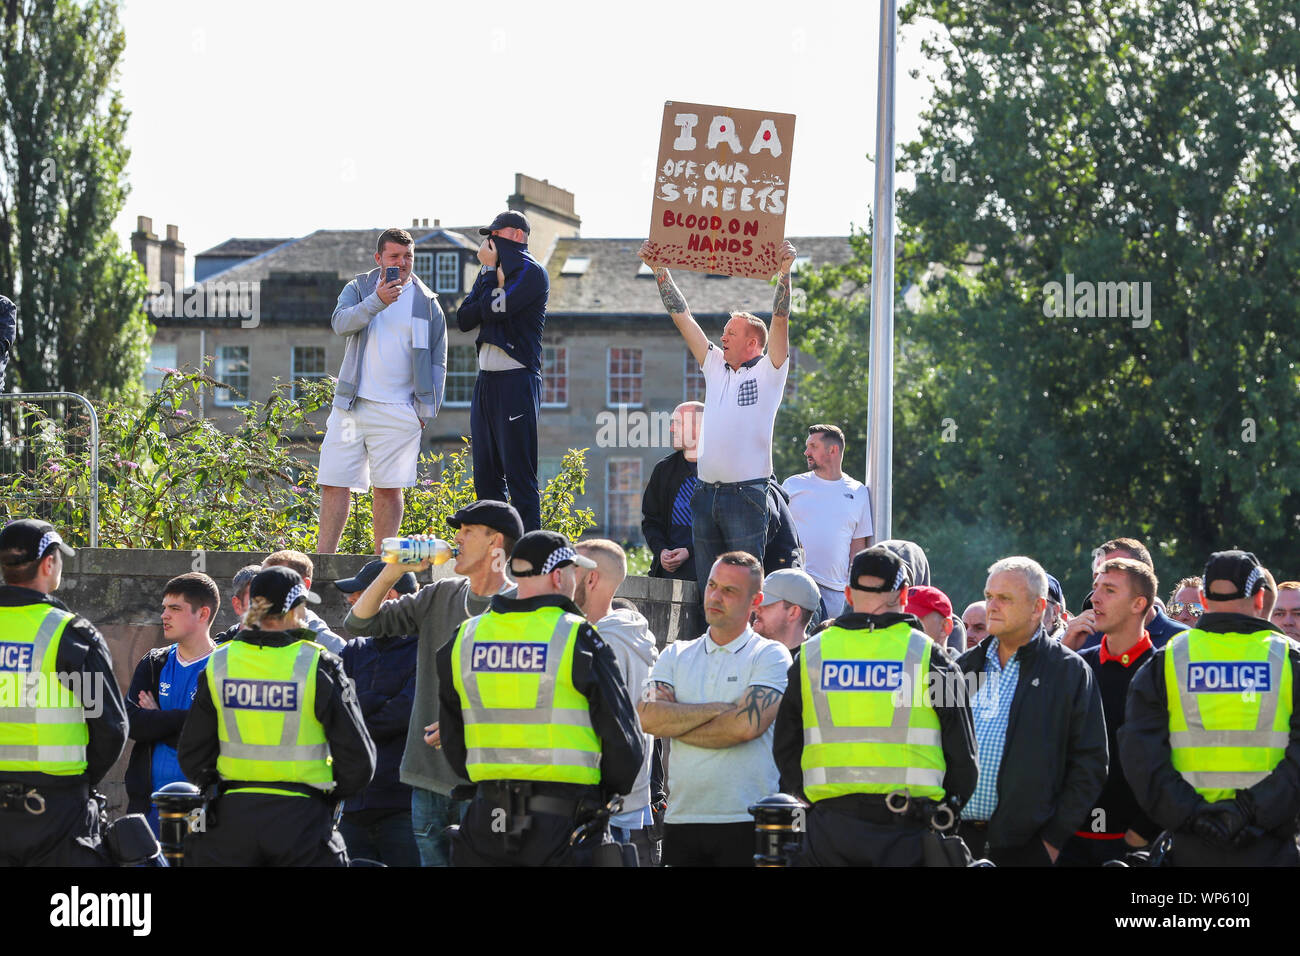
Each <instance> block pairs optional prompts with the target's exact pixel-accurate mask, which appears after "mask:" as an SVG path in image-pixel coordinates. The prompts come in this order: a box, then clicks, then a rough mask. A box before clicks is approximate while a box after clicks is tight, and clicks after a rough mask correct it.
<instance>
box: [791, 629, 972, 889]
mask: <svg viewBox="0 0 1300 956" xmlns="http://www.w3.org/2000/svg"><path fill="white" fill-rule="evenodd" d="M903 621H905V622H907V623H908V624H910V625H911V627H912V628H913V629H914V630H917V631H921V630H922V627H921V622H920V621H919V620H918V619H917V618H916V617H914V616H913V615H911V614H898V613H892V612H891V613H887V614H862V613H858V612H850V613H848V614H841V615H840V616H839V617H838V618H836V619H835V624H834V626H835V627H841V628H844V629H845V630H850V631H857V630H872V629H875V630H883V629H884V628H887V627H891V626H893V625H895V624H898V623H899V622H903ZM798 655H799V651H797V650H796V651H795V657H794V663H793V664H792V665H791V667H790V670H789V671H788V672H787V680H786V690H785V696H784V697H782V698H781V704H780V707H779V708H778V709H777V712H776V721H775V724H774V726H773V733H772V755H773V756H774V757H775V758H776V766H777V770H778V771H779V772H780V775H781V777H780V781H781V792H782V793H789V794H793V795H794V796H797V797H799V798H800V799H806V798H805V797H804V793H803V766H802V760H803V745H804V731H803V681H802V677H801V675H800V671H799V656H798ZM928 675H934V676H933V677H929V676H928ZM925 686H926V687H934V688H935V689H936V697H935V699H934V701H933V706H934V711H935V714H936V715H937V716H938V718H939V733H940V741H941V743H942V745H943V757H944V764H945V769H944V777H943V789H944V793H945V797H944V802H945V803H947V804H949V806H950V808H951V809H952V810H953V811H954V813H955V812H956V811H959V810H960V809H961V807H962V806H963V805H964V804H965V803H966V801H967V800H969V799H970V795H971V794H972V793H974V792H975V779H976V777H977V776H978V774H979V765H978V764H977V763H976V760H975V725H974V721H973V720H972V718H971V712H970V702H969V701H968V700H967V698H966V685H965V682H964V681H963V680H962V675H961V672H960V671H959V670H958V669H957V665H956V664H954V663H953V662H952V661H950V660H949V659H948V658H947V657H946V656H945V655H944V654H942V653H940V652H939V650H938V647H937V646H936V647H935V648H932V649H931V652H930V668H929V671H928V672H927V678H926V685H925ZM948 689H951V691H952V694H953V697H952V699H949V697H948V695H947V694H946V693H944V692H943V691H946V690H948ZM919 806H920V804H919V803H918V804H917V806H914V807H909V809H908V812H906V813H902V814H899V813H895V812H894V811H893V810H890V809H889V808H888V807H887V806H886V805H885V797H884V796H883V795H879V794H870V793H853V794H846V795H845V796H842V797H832V798H830V799H827V800H818V801H817V802H816V803H814V804H813V805H812V808H811V809H810V810H809V811H808V821H807V831H806V833H805V836H804V841H803V848H802V852H801V853H800V854H799V855H798V856H797V857H796V858H795V859H794V860H793V861H792V862H793V864H794V865H796V866H921V865H922V864H923V862H924V860H923V852H924V849H923V844H922V837H923V836H924V834H925V831H926V829H927V826H928V825H927V824H926V823H925V822H924V821H923V820H922V819H920V818H919V816H918V815H917V812H916V811H917V809H918V807H919ZM954 832H955V831H954Z"/></svg>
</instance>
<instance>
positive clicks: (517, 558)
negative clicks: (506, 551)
mask: <svg viewBox="0 0 1300 956" xmlns="http://www.w3.org/2000/svg"><path fill="white" fill-rule="evenodd" d="M566 564H576V565H577V566H578V567H580V568H587V569H588V570H590V569H591V568H594V567H595V566H596V562H595V561H593V560H591V558H587V557H583V556H582V555H581V554H579V553H578V552H577V551H574V550H573V545H571V544H569V539H568V538H566V537H565V536H564V535H562V534H560V533H558V532H556V531H530V532H528V533H527V534H526V535H524V536H523V537H522V538H520V539H519V540H518V541H517V542H515V549H514V550H513V551H512V552H510V576H511V577H515V578H531V577H535V576H537V575H539V574H550V573H551V572H552V571H554V570H555V569H556V568H562V567H564V566H565V565H566ZM520 566H522V570H521V569H520Z"/></svg>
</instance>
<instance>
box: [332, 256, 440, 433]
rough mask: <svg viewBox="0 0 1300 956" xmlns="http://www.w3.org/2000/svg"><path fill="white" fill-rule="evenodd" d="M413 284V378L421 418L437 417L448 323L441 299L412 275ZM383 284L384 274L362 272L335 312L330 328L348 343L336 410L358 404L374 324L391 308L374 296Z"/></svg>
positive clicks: (375, 270) (347, 287)
mask: <svg viewBox="0 0 1300 956" xmlns="http://www.w3.org/2000/svg"><path fill="white" fill-rule="evenodd" d="M411 281H412V282H413V283H415V293H416V294H415V295H414V296H413V297H412V300H411V301H412V306H411V308H412V312H413V315H412V319H413V321H412V323H411V327H412V342H411V344H412V353H411V365H412V368H411V379H412V382H413V383H414V385H413V388H412V391H414V392H415V411H416V414H418V415H420V416H421V417H422V418H432V417H433V416H435V415H437V414H438V409H440V408H441V407H442V396H443V391H444V389H445V388H446V384H447V320H446V318H444V317H443V314H442V307H441V306H439V305H438V296H437V294H436V293H434V292H432V291H430V290H429V287H428V286H427V285H425V284H424V283H423V282H421V281H420V279H419V277H418V276H415V275H412V276H411ZM378 285H379V269H377V268H376V269H372V270H370V271H369V272H366V273H362V274H360V275H358V276H356V277H355V278H354V279H353V280H352V281H351V282H349V283H348V284H347V285H345V286H344V287H343V291H342V292H341V293H339V302H338V305H336V306H335V307H334V316H333V318H331V320H330V325H331V326H332V327H333V328H334V334H335V335H342V336H346V337H347V340H348V343H347V346H346V348H345V349H344V352H343V365H342V366H341V367H340V368H339V383H338V386H337V387H336V388H335V390H334V407H335V408H342V409H351V408H352V403H353V402H355V401H356V398H357V386H358V385H359V384H361V358H362V356H363V355H364V354H365V351H366V337H367V336H368V335H369V334H370V320H371V319H373V318H374V317H375V316H376V315H378V314H379V313H380V312H382V311H383V310H384V309H385V308H387V306H385V305H384V303H383V302H381V301H380V299H379V296H378V294H376V292H375V289H376V287H377V286H378Z"/></svg>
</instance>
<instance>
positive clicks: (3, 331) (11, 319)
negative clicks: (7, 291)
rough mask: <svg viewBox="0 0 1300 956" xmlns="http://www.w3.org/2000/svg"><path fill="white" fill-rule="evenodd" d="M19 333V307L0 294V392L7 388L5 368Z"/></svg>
mask: <svg viewBox="0 0 1300 956" xmlns="http://www.w3.org/2000/svg"><path fill="white" fill-rule="evenodd" d="M17 334H18V307H17V306H16V305H14V304H13V303H12V302H11V301H9V300H8V299H6V298H5V297H4V296H2V295H0V392H3V391H4V390H5V369H7V368H8V367H9V353H10V352H11V351H12V350H13V347H14V336H16V335H17Z"/></svg>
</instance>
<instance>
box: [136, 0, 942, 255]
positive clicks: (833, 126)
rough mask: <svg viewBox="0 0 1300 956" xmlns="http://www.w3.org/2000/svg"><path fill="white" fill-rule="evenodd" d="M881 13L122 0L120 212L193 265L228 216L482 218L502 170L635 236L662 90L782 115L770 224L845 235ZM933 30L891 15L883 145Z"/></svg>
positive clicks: (865, 189)
mask: <svg viewBox="0 0 1300 956" xmlns="http://www.w3.org/2000/svg"><path fill="white" fill-rule="evenodd" d="M879 16H880V12H879V5H878V4H876V3H870V2H839V3H835V2H818V0H802V2H799V3H783V4H778V3H770V2H754V3H749V4H712V5H709V4H704V5H699V4H684V3H654V4H644V5H641V4H630V3H623V2H621V0H620V2H606V3H587V2H569V3H565V4H554V5H549V6H547V5H543V4H540V3H523V2H514V0H506V2H494V3H491V4H479V3H476V2H466V3H447V2H439V3H436V4H430V3H427V2H425V3H402V2H388V3H384V4H358V3H355V2H349V3H342V2H334V0H316V2H313V3H311V4H305V3H288V2H285V0H262V2H251V0H223V2H221V3H215V2H210V0H185V2H175V0H173V2H163V0H126V2H125V3H124V4H123V9H122V13H121V17H122V24H123V27H124V28H125V30H126V40H127V46H126V53H125V56H124V59H123V63H122V70H121V80H120V88H121V90H122V95H123V100H124V102H125V105H126V107H127V109H128V110H130V112H131V118H130V122H129V125H128V128H127V142H128V145H129V146H130V149H131V159H130V162H129V164H128V166H127V177H128V182H129V185H130V187H131V193H130V196H129V198H128V200H127V204H126V207H125V209H124V210H123V212H122V214H121V216H120V217H119V218H118V220H117V227H118V231H119V233H120V234H121V235H122V237H123V240H124V242H125V241H126V240H127V237H129V235H130V233H131V232H132V231H133V230H134V229H135V224H136V216H139V215H144V216H149V217H151V218H152V219H153V228H154V232H155V233H157V234H159V235H163V234H164V228H165V225H166V224H167V223H176V224H177V225H178V226H179V227H180V238H181V241H182V242H184V243H185V245H186V252H187V267H188V274H189V277H190V278H192V276H193V257H194V255H195V254H196V253H199V252H202V251H203V250H205V249H208V248H210V247H212V246H214V245H216V244H217V243H219V242H222V241H223V240H225V239H227V238H230V237H232V236H240V237H264V236H285V237H288V236H301V235H305V234H307V233H309V232H311V231H313V230H315V229H347V228H372V227H373V228H382V227H384V226H388V225H398V226H408V225H409V224H410V222H411V220H412V219H413V218H415V217H420V218H428V219H429V221H430V222H431V223H432V221H433V220H434V219H435V218H438V219H441V220H442V223H443V225H462V226H463V225H469V224H474V223H483V224H486V223H487V222H488V221H489V220H490V219H491V218H492V216H493V215H495V213H497V212H499V211H500V210H501V209H503V208H505V199H506V197H507V196H508V195H509V194H510V193H511V192H512V191H513V188H514V174H515V173H516V172H522V173H526V174H528V175H530V176H533V177H535V178H537V179H546V180H549V181H550V182H551V183H552V184H554V185H556V186H560V187H562V188H564V189H567V190H569V191H570V192H572V193H574V194H575V196H576V201H575V206H576V211H577V213H578V215H579V216H580V217H581V218H582V227H581V231H582V234H583V235H584V236H592V237H596V236H620V237H639V236H644V235H646V234H647V232H648V230H649V224H650V205H651V195H652V183H653V179H652V176H653V170H654V166H655V157H656V152H657V148H658V137H659V126H660V121H661V118H662V115H663V104H664V102H665V101H667V100H673V101H678V102H693V103H704V104H710V105H722V106H732V107H738V108H746V109H760V110H771V111H777V112H787V113H794V114H795V115H796V117H797V119H796V125H795V138H794V145H793V147H792V164H791V172H790V189H789V197H788V212H787V217H786V234H787V235H791V236H798V235H844V234H847V233H848V231H849V229H850V226H851V224H856V225H857V226H859V227H865V225H866V223H867V221H868V219H867V217H868V214H869V210H870V205H871V198H872V192H873V176H874V169H873V166H872V164H871V163H869V162H868V161H867V158H866V157H867V154H868V153H869V152H872V151H874V143H875V135H876V94H877V91H876V75H877V60H878V43H879ZM933 32H934V26H933V25H932V24H930V25H926V26H915V27H910V28H908V29H907V30H904V31H901V32H900V35H899V44H898V72H897V77H898V78H897V101H896V108H895V112H896V137H897V141H898V143H903V142H905V141H907V140H910V139H914V138H915V137H916V135H917V131H918V126H919V114H920V112H921V110H922V109H923V108H924V105H925V103H926V100H927V97H928V95H929V91H930V89H931V86H930V83H929V81H928V80H927V78H926V76H925V74H926V72H930V73H933V72H934V69H935V67H934V66H933V65H932V64H927V63H926V61H925V60H924V59H923V57H922V56H921V53H920V41H921V38H922V37H923V36H924V35H926V34H927V33H933ZM914 69H916V70H920V72H921V76H920V78H918V79H913V78H912V77H911V76H910V75H909V73H910V71H912V70H914ZM898 184H899V185H906V184H907V181H906V180H904V179H903V178H902V177H899V183H898Z"/></svg>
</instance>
